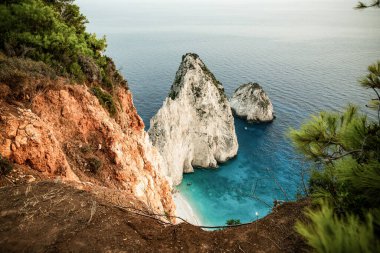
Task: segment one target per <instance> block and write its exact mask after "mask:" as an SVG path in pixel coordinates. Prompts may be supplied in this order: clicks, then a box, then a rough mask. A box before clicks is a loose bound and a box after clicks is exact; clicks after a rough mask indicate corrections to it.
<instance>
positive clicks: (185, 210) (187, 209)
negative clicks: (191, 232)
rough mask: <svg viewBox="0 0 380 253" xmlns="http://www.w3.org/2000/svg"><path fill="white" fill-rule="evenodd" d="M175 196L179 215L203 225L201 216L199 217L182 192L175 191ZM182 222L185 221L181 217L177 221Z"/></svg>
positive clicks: (192, 222) (194, 223)
mask: <svg viewBox="0 0 380 253" xmlns="http://www.w3.org/2000/svg"><path fill="white" fill-rule="evenodd" d="M173 198H174V202H175V204H176V207H177V216H179V217H181V218H183V219H185V220H186V221H187V222H189V223H191V224H193V225H201V224H200V219H199V217H197V215H196V213H195V212H194V210H193V209H192V208H191V205H190V204H189V202H188V201H187V200H186V198H185V197H184V196H183V195H182V194H181V193H180V192H176V193H174V196H173ZM180 222H183V221H182V220H180V219H177V223H180Z"/></svg>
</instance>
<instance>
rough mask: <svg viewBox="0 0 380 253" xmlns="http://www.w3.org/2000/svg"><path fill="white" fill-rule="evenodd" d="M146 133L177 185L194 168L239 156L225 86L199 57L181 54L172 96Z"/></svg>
mask: <svg viewBox="0 0 380 253" xmlns="http://www.w3.org/2000/svg"><path fill="white" fill-rule="evenodd" d="M148 133H149V137H150V139H151V141H152V143H153V145H154V146H155V147H156V148H157V149H158V151H159V152H160V153H161V155H162V157H163V159H164V160H165V162H166V163H167V166H166V167H167V168H168V169H167V173H166V174H167V176H168V177H169V178H171V179H172V181H173V184H175V185H178V184H179V183H181V181H182V175H183V173H186V172H193V167H203V168H215V167H217V165H218V163H221V162H225V161H227V160H228V159H230V158H232V157H234V156H235V155H236V154H237V150H238V142H237V137H236V133H235V126H234V118H233V115H232V111H231V107H230V104H229V102H228V99H227V97H226V95H225V93H224V88H223V86H222V84H221V83H220V82H219V81H217V80H216V78H215V76H214V75H213V74H212V73H211V72H210V71H209V70H208V68H207V67H206V65H205V64H204V63H203V62H202V60H201V59H200V58H199V56H198V55H196V54H193V53H188V54H186V55H184V56H183V57H182V62H181V64H180V66H179V69H178V71H177V73H176V76H175V80H174V82H173V84H172V86H171V89H170V93H169V96H168V97H167V98H166V100H165V101H164V103H163V106H162V107H161V109H160V110H159V111H158V112H157V114H156V115H155V116H154V117H153V118H152V119H151V121H150V129H149V131H148Z"/></svg>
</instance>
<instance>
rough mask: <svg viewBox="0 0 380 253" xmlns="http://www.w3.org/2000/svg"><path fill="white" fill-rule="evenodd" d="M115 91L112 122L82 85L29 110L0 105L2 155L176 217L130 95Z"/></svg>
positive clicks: (47, 96)
mask: <svg viewBox="0 0 380 253" xmlns="http://www.w3.org/2000/svg"><path fill="white" fill-rule="evenodd" d="M114 92H115V95H114V97H115V98H117V99H115V103H116V104H117V106H118V114H117V116H116V118H112V117H110V115H109V113H108V112H107V111H106V110H105V109H104V108H103V107H102V106H101V105H100V104H99V102H98V99H97V98H96V97H95V96H94V95H92V93H91V92H90V91H89V89H88V88H87V87H86V86H79V85H61V86H59V88H54V89H50V90H47V91H46V92H43V93H40V94H38V95H37V96H36V97H34V99H33V100H32V102H31V104H30V109H25V108H21V106H16V105H10V104H9V103H6V102H5V101H0V154H1V155H2V156H4V157H6V158H9V159H10V160H12V161H14V162H15V163H17V164H21V165H28V166H30V168H32V169H34V170H37V171H40V172H41V173H43V174H44V175H46V176H48V177H56V176H60V177H62V178H63V179H65V180H71V181H79V182H90V183H92V184H95V185H99V186H105V187H107V188H111V189H119V190H122V191H123V192H126V193H128V194H130V195H131V196H132V197H135V198H137V199H138V200H140V201H142V202H143V203H145V204H146V205H147V206H148V207H149V208H150V209H151V210H152V211H154V212H158V213H161V214H164V213H167V214H174V211H175V207H174V202H173V200H172V195H171V190H172V189H171V184H170V183H169V182H168V181H167V180H166V179H165V178H164V177H163V176H162V174H161V171H163V170H164V169H165V168H163V166H164V165H163V164H164V163H162V157H161V156H160V155H159V153H158V152H157V151H156V149H155V148H154V147H152V145H151V144H150V142H149V138H148V136H147V134H146V133H145V131H144V123H143V121H142V120H141V118H140V117H139V116H138V114H137V112H136V109H135V107H134V106H133V102H132V95H131V93H130V91H128V90H127V89H125V88H123V87H118V88H116V89H115V91H114ZM116 100H118V101H116Z"/></svg>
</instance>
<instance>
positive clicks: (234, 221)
mask: <svg viewBox="0 0 380 253" xmlns="http://www.w3.org/2000/svg"><path fill="white" fill-rule="evenodd" d="M239 224H241V222H240V220H239V219H237V220H234V219H230V220H227V221H226V225H228V226H232V225H239Z"/></svg>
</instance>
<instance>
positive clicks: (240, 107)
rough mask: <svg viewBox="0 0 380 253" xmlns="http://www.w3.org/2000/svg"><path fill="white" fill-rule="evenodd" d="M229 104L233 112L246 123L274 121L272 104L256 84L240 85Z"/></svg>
mask: <svg viewBox="0 0 380 253" xmlns="http://www.w3.org/2000/svg"><path fill="white" fill-rule="evenodd" d="M230 103H231V108H232V110H233V112H234V113H235V114H236V115H237V116H239V117H242V118H245V119H247V120H248V121H253V122H269V121H272V120H273V119H274V115H273V105H272V102H271V101H270V100H269V97H268V96H267V94H266V93H265V92H264V90H263V88H262V87H261V86H260V85H259V84H257V83H247V84H243V85H241V86H240V87H239V88H237V89H236V90H235V92H234V94H233V96H232V98H231V100H230Z"/></svg>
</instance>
